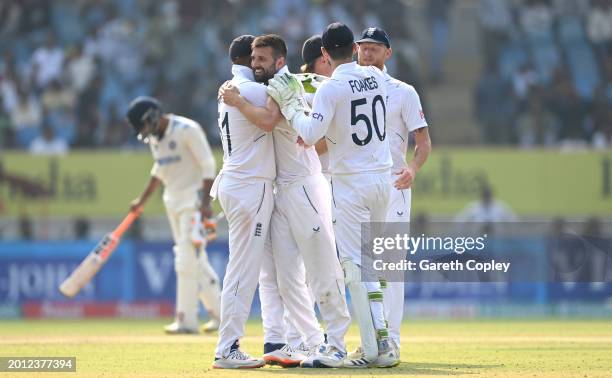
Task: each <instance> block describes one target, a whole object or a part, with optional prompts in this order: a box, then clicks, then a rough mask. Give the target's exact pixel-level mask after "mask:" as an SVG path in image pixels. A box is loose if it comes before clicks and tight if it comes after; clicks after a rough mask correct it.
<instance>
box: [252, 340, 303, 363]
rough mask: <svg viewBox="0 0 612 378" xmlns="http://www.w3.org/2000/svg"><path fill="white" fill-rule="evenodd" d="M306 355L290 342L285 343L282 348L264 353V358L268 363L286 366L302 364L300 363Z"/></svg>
mask: <svg viewBox="0 0 612 378" xmlns="http://www.w3.org/2000/svg"><path fill="white" fill-rule="evenodd" d="M306 357H307V356H306V355H305V354H303V353H301V352H300V351H298V350H296V349H293V348H291V347H290V346H289V344H285V345H284V346H283V347H282V348H280V349H276V350H274V351H272V352H270V353H266V354H264V355H263V359H264V361H266V363H267V364H268V365H279V366H282V367H284V368H292V367H297V366H300V363H301V362H302V361H304V360H305V359H306Z"/></svg>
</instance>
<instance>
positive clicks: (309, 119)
mask: <svg viewBox="0 0 612 378" xmlns="http://www.w3.org/2000/svg"><path fill="white" fill-rule="evenodd" d="M385 81H386V78H385V75H384V74H383V72H382V71H380V70H379V69H378V68H376V67H372V66H365V67H364V66H359V65H358V64H357V63H356V62H352V63H345V64H341V65H340V66H338V67H337V68H336V69H335V70H334V73H333V74H332V76H331V78H330V80H329V81H326V82H325V83H323V84H321V86H320V87H319V88H318V89H317V92H316V94H315V97H314V104H313V108H312V112H311V113H310V115H308V116H306V115H301V114H299V115H297V116H296V117H294V119H293V122H292V125H293V127H294V128H295V129H296V131H297V132H298V134H299V135H300V136H301V137H302V139H304V142H305V143H307V144H311V145H312V144H314V143H316V142H317V141H318V140H319V139H321V138H322V137H323V136H325V137H326V140H327V146H328V149H329V170H330V172H331V173H332V174H333V175H347V174H356V173H385V172H388V171H389V169H390V168H391V166H392V164H393V163H392V160H391V153H390V151H389V140H388V138H387V130H386V128H385V112H386V98H387V89H386V82H385Z"/></svg>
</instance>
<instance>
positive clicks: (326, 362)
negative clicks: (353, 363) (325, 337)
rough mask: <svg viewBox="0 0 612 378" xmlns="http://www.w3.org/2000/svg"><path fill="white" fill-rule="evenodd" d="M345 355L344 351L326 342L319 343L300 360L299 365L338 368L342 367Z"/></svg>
mask: <svg viewBox="0 0 612 378" xmlns="http://www.w3.org/2000/svg"><path fill="white" fill-rule="evenodd" d="M345 357H346V353H345V352H343V351H341V350H339V349H338V348H336V347H334V346H331V345H328V344H321V345H319V346H318V347H317V348H316V349H314V348H313V353H311V355H310V356H308V358H306V359H305V360H304V361H302V363H301V364H300V366H301V367H312V368H338V367H342V362H343V361H344V358H345Z"/></svg>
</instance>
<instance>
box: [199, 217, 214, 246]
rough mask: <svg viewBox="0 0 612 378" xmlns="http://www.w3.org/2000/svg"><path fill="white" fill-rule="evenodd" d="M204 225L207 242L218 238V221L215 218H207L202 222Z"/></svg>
mask: <svg viewBox="0 0 612 378" xmlns="http://www.w3.org/2000/svg"><path fill="white" fill-rule="evenodd" d="M202 226H203V227H204V235H205V238H206V241H207V242H211V241H213V240H215V239H216V238H217V222H216V221H215V220H213V219H205V220H204V222H202Z"/></svg>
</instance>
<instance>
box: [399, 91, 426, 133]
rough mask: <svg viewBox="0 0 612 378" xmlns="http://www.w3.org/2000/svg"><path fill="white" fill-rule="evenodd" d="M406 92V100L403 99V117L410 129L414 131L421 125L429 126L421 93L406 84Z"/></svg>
mask: <svg viewBox="0 0 612 378" xmlns="http://www.w3.org/2000/svg"><path fill="white" fill-rule="evenodd" d="M404 88H405V90H404V91H403V93H404V101H402V119H403V120H404V122H405V124H406V127H407V128H408V131H414V130H416V129H420V128H421V127H425V126H427V120H426V119H425V113H423V107H422V106H421V99H420V98H419V94H418V93H417V91H416V90H415V89H414V87H412V86H411V85H406V86H405V87H404Z"/></svg>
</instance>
